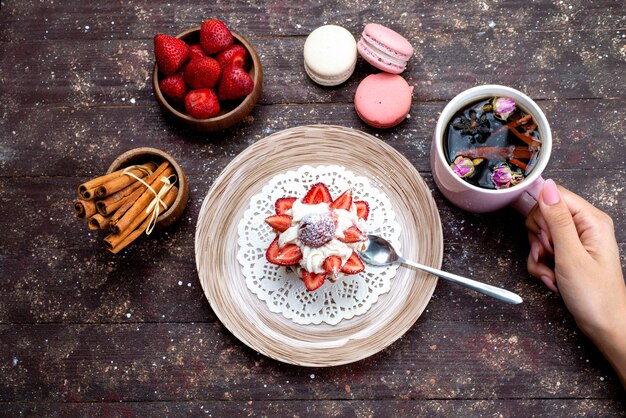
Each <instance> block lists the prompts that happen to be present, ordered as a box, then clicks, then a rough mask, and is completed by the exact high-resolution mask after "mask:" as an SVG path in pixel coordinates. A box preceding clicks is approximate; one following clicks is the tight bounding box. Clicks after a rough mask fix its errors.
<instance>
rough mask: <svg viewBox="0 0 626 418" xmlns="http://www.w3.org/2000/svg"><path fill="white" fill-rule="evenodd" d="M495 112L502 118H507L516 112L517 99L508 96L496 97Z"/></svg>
mask: <svg viewBox="0 0 626 418" xmlns="http://www.w3.org/2000/svg"><path fill="white" fill-rule="evenodd" d="M492 106H493V114H494V115H495V116H496V117H497V118H498V119H501V120H507V118H508V117H509V116H511V113H513V112H515V100H513V99H511V98H508V97H494V99H493V103H492Z"/></svg>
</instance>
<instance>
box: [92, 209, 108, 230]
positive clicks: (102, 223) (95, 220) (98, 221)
mask: <svg viewBox="0 0 626 418" xmlns="http://www.w3.org/2000/svg"><path fill="white" fill-rule="evenodd" d="M110 221H111V218H107V217H104V216H102V215H100V214H99V213H96V214H95V215H93V216H92V217H91V218H89V220H88V221H87V227H88V228H89V229H91V230H92V231H94V230H96V229H106V228H108V227H109V222H110Z"/></svg>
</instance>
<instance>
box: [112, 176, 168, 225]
mask: <svg viewBox="0 0 626 418" xmlns="http://www.w3.org/2000/svg"><path fill="white" fill-rule="evenodd" d="M133 168H138V166H130V167H127V168H126V169H125V170H124V171H123V172H122V175H124V174H125V175H127V176H130V177H133V178H134V179H136V180H137V181H140V182H141V183H142V184H143V185H144V186H146V187H147V188H148V190H150V191H151V192H152V194H154V199H152V201H151V202H150V204H149V205H148V207H147V208H146V213H150V212H152V214H151V215H150V222H148V227H147V228H146V235H150V234H151V233H152V230H153V229H154V226H155V225H156V220H157V218H158V217H159V211H160V207H161V205H162V206H163V209H167V205H166V204H165V202H164V201H163V199H162V198H163V196H165V194H166V193H167V192H169V191H170V189H171V188H172V187H174V184H175V183H176V181H177V180H178V177H176V174H172V175H171V176H169V177H161V179H160V180H161V182H162V183H165V186H163V188H162V189H161V190H160V191H159V192H158V193H157V191H156V190H154V188H153V187H152V186H150V185H149V184H148V183H146V182H145V181H144V180H143V179H142V178H140V177H138V176H136V175H135V174H134V173H131V172H130V171H129V170H132V169H133ZM142 168H143V169H146V168H145V167H142ZM148 171H150V170H148ZM150 174H152V173H150ZM157 203H158V204H157Z"/></svg>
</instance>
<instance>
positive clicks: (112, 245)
mask: <svg viewBox="0 0 626 418" xmlns="http://www.w3.org/2000/svg"><path fill="white" fill-rule="evenodd" d="M177 195H178V187H176V186H174V187H172V188H171V189H170V190H169V191H168V192H167V193H166V194H165V196H164V197H163V203H165V208H164V209H163V211H166V210H167V209H168V208H169V207H170V206H171V205H172V203H174V201H175V200H176V196H177ZM136 219H139V218H136ZM135 223H136V224H137V225H135V228H133V230H131V228H128V231H130V232H125V233H123V234H110V235H108V236H107V237H106V238H105V239H104V245H105V247H106V249H107V250H109V251H110V252H111V253H113V254H117V253H118V252H120V251H121V250H122V249H124V248H125V247H126V246H127V245H128V244H130V243H131V242H133V241H134V240H136V239H137V238H138V237H139V236H140V235H141V234H142V233H144V232H145V230H146V229H147V228H148V224H149V223H150V218H149V217H146V218H145V219H143V220H142V221H141V222H137V221H135Z"/></svg>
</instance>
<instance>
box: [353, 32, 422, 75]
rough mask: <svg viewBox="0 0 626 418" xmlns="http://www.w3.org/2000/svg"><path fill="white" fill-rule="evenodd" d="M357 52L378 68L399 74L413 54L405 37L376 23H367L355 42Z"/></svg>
mask: <svg viewBox="0 0 626 418" xmlns="http://www.w3.org/2000/svg"><path fill="white" fill-rule="evenodd" d="M357 49H358V51H359V54H361V56H362V57H363V59H365V61H367V62H369V63H370V64H372V65H373V66H374V67H376V68H378V69H379V70H383V71H385V72H388V73H392V74H400V73H401V72H402V71H404V70H405V69H406V63H407V61H408V60H409V59H410V58H411V56H412V55H413V47H412V46H411V44H410V43H409V41H407V40H406V38H405V37H404V36H402V35H400V34H399V33H398V32H395V31H393V30H391V29H389V28H388V27H385V26H383V25H379V24H378V23H368V24H367V25H365V28H364V29H363V34H362V35H361V39H360V40H359V43H358V44H357Z"/></svg>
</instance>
